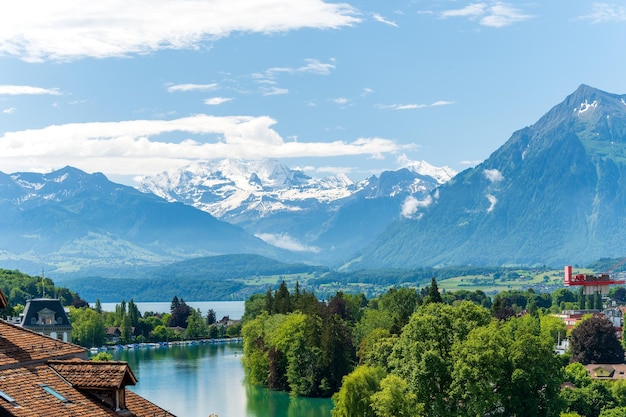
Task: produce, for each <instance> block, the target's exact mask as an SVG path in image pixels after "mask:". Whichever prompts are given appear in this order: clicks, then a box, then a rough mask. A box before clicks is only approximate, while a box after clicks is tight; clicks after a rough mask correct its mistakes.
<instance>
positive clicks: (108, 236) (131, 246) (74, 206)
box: [0, 167, 289, 273]
mask: <svg viewBox="0 0 626 417" xmlns="http://www.w3.org/2000/svg"><path fill="white" fill-rule="evenodd" d="M0 211H1V212H2V216H1V217H0V230H1V233H0V261H1V262H2V265H3V266H4V267H11V268H21V269H25V270H26V271H31V270H33V269H34V268H37V269H40V268H41V267H42V265H45V266H46V269H48V270H55V271H56V273H67V272H74V271H80V272H82V273H85V272H86V271H87V270H90V271H93V270H102V269H116V268H133V267H140V266H146V265H159V264H163V263H164V262H173V261H176V260H180V259H185V258H190V257H195V256H208V255H215V254H223V253H234V252H237V253H239V252H244V253H256V254H261V255H266V256H270V257H280V258H282V257H285V256H287V259H289V254H288V253H286V252H285V251H282V250H279V249H277V248H275V247H273V246H270V245H268V244H266V243H265V242H263V241H262V240H261V239H258V238H255V237H254V236H251V235H250V234H248V233H246V232H245V231H244V230H243V229H241V228H239V227H237V226H234V225H231V224H230V223H227V222H223V221H220V220H217V219H216V218H214V217H213V216H211V215H210V214H208V213H205V212H203V211H200V210H197V209H195V208H193V207H190V206H188V205H185V204H182V203H169V202H167V201H165V200H163V199H161V198H159V197H157V196H154V195H150V194H145V193H141V192H139V191H138V190H136V189H134V188H132V187H129V186H124V185H120V184H116V183H113V182H111V181H109V180H108V179H107V178H106V177H105V176H104V175H102V174H99V173H96V174H87V173H85V172H83V171H80V170H78V169H75V168H72V167H65V168H63V169H60V170H58V171H54V172H51V173H49V174H37V173H14V174H3V173H0ZM37 269H35V271H36V270H37Z"/></svg>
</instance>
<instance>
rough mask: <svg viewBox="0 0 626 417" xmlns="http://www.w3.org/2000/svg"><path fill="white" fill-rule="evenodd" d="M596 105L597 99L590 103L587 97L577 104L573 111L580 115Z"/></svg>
mask: <svg viewBox="0 0 626 417" xmlns="http://www.w3.org/2000/svg"><path fill="white" fill-rule="evenodd" d="M596 107H598V100H594V101H593V102H592V103H589V102H588V101H587V99H585V101H584V102H582V103H580V105H579V106H577V107H576V108H574V113H576V114H578V115H581V114H582V113H585V112H586V111H588V110H590V109H595V108H596Z"/></svg>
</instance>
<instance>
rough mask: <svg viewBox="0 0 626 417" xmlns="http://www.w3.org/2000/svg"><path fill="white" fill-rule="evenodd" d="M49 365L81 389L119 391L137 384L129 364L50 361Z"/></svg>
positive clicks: (117, 362) (118, 362)
mask: <svg viewBox="0 0 626 417" xmlns="http://www.w3.org/2000/svg"><path fill="white" fill-rule="evenodd" d="M48 365H50V367H51V368H52V369H54V370H55V371H56V372H57V373H58V374H59V375H61V376H62V377H63V378H64V379H65V380H66V381H67V382H69V383H70V384H72V386H74V387H76V388H79V389H117V388H121V387H123V386H126V385H135V384H137V378H135V375H134V374H133V371H131V369H130V367H129V366H128V363H127V362H120V361H82V360H66V361H48Z"/></svg>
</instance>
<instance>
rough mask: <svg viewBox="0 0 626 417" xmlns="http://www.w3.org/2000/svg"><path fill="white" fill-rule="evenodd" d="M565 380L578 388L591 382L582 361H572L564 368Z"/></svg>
mask: <svg viewBox="0 0 626 417" xmlns="http://www.w3.org/2000/svg"><path fill="white" fill-rule="evenodd" d="M564 373H565V375H564V377H565V381H568V382H571V383H572V384H574V385H575V386H576V387H577V388H584V387H586V386H588V385H589V384H591V378H590V377H589V373H588V372H587V369H586V368H585V365H583V364H582V363H580V362H572V363H570V364H569V365H567V366H566V367H565V368H564Z"/></svg>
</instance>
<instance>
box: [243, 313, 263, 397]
mask: <svg viewBox="0 0 626 417" xmlns="http://www.w3.org/2000/svg"><path fill="white" fill-rule="evenodd" d="M268 318H269V314H268V313H267V312H263V313H261V314H260V315H258V316H257V317H256V318H255V319H252V320H249V321H247V322H246V323H245V324H244V325H243V327H242V329H241V335H242V336H243V353H244V356H243V358H242V360H241V361H242V363H243V366H244V370H245V372H246V376H247V378H248V381H249V382H250V383H252V384H253V385H261V386H263V385H267V377H268V374H269V358H268V351H269V347H268V346H266V343H265V322H266V321H267V320H268Z"/></svg>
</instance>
